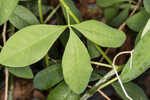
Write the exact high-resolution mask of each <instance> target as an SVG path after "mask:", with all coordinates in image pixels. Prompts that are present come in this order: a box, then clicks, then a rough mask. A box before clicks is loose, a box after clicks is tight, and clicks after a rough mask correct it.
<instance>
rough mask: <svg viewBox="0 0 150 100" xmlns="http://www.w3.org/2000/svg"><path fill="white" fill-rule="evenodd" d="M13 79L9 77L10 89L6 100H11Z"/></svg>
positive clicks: (11, 76)
mask: <svg viewBox="0 0 150 100" xmlns="http://www.w3.org/2000/svg"><path fill="white" fill-rule="evenodd" d="M13 89H14V77H13V75H10V88H9V93H8V100H13Z"/></svg>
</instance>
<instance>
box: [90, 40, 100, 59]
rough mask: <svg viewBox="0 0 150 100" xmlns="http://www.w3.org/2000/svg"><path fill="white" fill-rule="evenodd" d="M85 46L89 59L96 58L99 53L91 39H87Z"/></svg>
mask: <svg viewBox="0 0 150 100" xmlns="http://www.w3.org/2000/svg"><path fill="white" fill-rule="evenodd" d="M87 47H88V52H89V55H90V57H91V59H93V58H97V57H99V56H100V55H101V54H100V53H99V51H98V50H97V48H96V47H95V45H94V44H93V43H92V42H91V41H87Z"/></svg>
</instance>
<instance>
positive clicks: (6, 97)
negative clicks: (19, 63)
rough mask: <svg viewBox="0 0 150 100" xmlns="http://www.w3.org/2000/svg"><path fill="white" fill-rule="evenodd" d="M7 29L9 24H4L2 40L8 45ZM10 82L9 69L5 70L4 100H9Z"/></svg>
mask: <svg viewBox="0 0 150 100" xmlns="http://www.w3.org/2000/svg"><path fill="white" fill-rule="evenodd" d="M6 29H7V23H5V24H4V27H3V32H2V38H3V44H4V45H5V43H6ZM8 80H9V72H8V70H7V68H5V98H4V100H7V99H8Z"/></svg>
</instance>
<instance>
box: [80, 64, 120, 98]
mask: <svg viewBox="0 0 150 100" xmlns="http://www.w3.org/2000/svg"><path fill="white" fill-rule="evenodd" d="M116 69H117V71H120V70H121V69H122V68H121V67H118V66H117V67H116ZM114 75H115V72H114V70H113V69H112V70H111V71H110V72H108V73H107V74H106V75H105V76H104V77H103V78H102V79H101V80H99V81H98V82H97V83H96V84H95V85H94V86H93V87H92V88H91V89H90V90H89V91H87V92H86V93H85V94H84V95H83V96H82V97H81V99H80V100H87V99H88V98H89V97H91V96H93V94H95V93H96V92H97V90H98V89H102V87H104V86H105V87H106V86H108V85H109V84H108V83H105V82H107V80H109V79H110V78H111V77H112V76H114ZM111 81H112V80H110V82H111ZM108 82H109V81H108ZM110 82H109V83H110ZM104 83H105V85H104Z"/></svg>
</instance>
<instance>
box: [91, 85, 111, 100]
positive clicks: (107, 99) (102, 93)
mask: <svg viewBox="0 0 150 100" xmlns="http://www.w3.org/2000/svg"><path fill="white" fill-rule="evenodd" d="M88 88H92V86H90V85H88ZM97 91H98V93H99V94H101V95H102V96H103V97H104V98H105V99H106V100H111V99H110V98H109V97H108V96H107V95H106V94H105V93H104V92H102V91H101V90H97Z"/></svg>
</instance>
